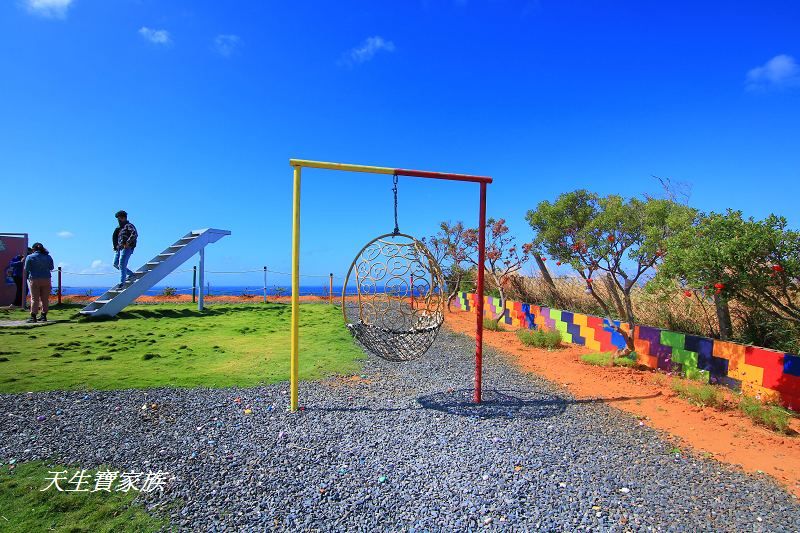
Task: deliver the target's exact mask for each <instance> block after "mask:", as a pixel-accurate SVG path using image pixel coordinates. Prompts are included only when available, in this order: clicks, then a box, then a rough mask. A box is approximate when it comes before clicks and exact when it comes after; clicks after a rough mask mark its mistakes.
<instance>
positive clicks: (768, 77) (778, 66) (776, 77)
mask: <svg viewBox="0 0 800 533" xmlns="http://www.w3.org/2000/svg"><path fill="white" fill-rule="evenodd" d="M746 87H747V89H748V90H750V91H752V90H767V89H781V88H786V87H800V65H798V64H797V62H796V61H795V60H794V58H793V57H792V56H788V55H786V54H780V55H777V56H775V57H773V58H772V59H770V60H769V61H767V62H766V63H764V64H763V65H762V66H760V67H756V68H754V69H751V70H750V71H749V72H748V73H747V82H746Z"/></svg>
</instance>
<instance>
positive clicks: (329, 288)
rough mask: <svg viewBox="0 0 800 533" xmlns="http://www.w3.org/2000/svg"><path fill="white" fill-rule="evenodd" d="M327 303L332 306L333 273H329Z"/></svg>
mask: <svg viewBox="0 0 800 533" xmlns="http://www.w3.org/2000/svg"><path fill="white" fill-rule="evenodd" d="M328 303H329V304H331V305H333V272H331V277H330V284H329V286H328Z"/></svg>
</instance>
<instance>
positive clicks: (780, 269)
mask: <svg viewBox="0 0 800 533" xmlns="http://www.w3.org/2000/svg"><path fill="white" fill-rule="evenodd" d="M772 270H774V271H775V272H783V267H782V266H780V265H772Z"/></svg>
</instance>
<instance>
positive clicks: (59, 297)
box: [58, 267, 61, 304]
mask: <svg viewBox="0 0 800 533" xmlns="http://www.w3.org/2000/svg"><path fill="white" fill-rule="evenodd" d="M58 303H59V304H60V303H61V267H58Z"/></svg>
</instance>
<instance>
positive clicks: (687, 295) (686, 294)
mask: <svg viewBox="0 0 800 533" xmlns="http://www.w3.org/2000/svg"><path fill="white" fill-rule="evenodd" d="M683 295H684V296H686V297H687V298H691V297H692V291H683Z"/></svg>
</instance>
